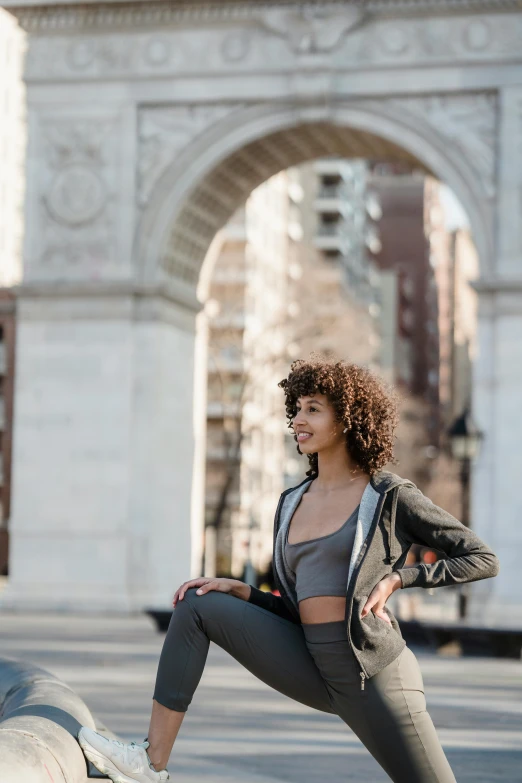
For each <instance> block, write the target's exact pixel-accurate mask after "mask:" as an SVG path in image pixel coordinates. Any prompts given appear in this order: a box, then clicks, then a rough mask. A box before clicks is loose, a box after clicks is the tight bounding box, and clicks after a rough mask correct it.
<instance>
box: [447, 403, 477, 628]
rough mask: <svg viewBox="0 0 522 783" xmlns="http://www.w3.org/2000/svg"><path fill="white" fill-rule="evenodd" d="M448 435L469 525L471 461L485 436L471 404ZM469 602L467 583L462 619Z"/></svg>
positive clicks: (463, 517)
mask: <svg viewBox="0 0 522 783" xmlns="http://www.w3.org/2000/svg"><path fill="white" fill-rule="evenodd" d="M448 435H449V439H450V446H451V453H452V455H453V458H454V459H456V460H458V462H460V484H461V497H462V512H461V522H462V524H464V525H466V527H469V526H470V514H469V496H470V479H471V463H472V461H473V460H474V459H475V458H476V457H477V455H478V453H479V450H480V444H481V441H482V439H483V437H484V433H482V432H481V431H480V430H479V428H478V427H477V425H476V424H475V422H474V421H473V419H472V417H471V411H470V407H469V405H468V406H467V407H466V408H465V409H464V411H463V412H462V413H461V414H460V416H457V418H456V419H455V420H454V422H453V424H452V425H451V427H450V428H449V429H448ZM467 603H468V589H467V584H463V585H461V586H460V591H459V617H460V619H463V618H465V617H466V612H467Z"/></svg>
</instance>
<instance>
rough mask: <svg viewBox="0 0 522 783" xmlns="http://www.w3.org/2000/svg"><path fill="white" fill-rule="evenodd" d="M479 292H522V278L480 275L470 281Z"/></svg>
mask: <svg viewBox="0 0 522 783" xmlns="http://www.w3.org/2000/svg"><path fill="white" fill-rule="evenodd" d="M470 285H471V287H472V288H474V289H475V291H476V292H477V293H478V294H516V295H517V296H520V295H521V294H522V278H520V277H517V278H505V277H480V278H479V279H478V280H472V281H470Z"/></svg>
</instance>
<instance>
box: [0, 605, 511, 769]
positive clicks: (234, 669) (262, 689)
mask: <svg viewBox="0 0 522 783" xmlns="http://www.w3.org/2000/svg"><path fill="white" fill-rule="evenodd" d="M162 640H163V635H162V634H158V633H157V632H156V630H155V628H154V626H153V624H152V622H151V621H150V620H149V619H148V618H147V617H144V616H138V617H133V618H128V617H119V616H115V617H110V618H108V617H103V618H97V617H92V616H90V617H81V616H79V617H71V616H61V615H48V614H42V613H40V614H37V613H34V614H26V615H16V614H9V613H4V614H0V650H1V655H3V656H7V657H15V658H20V659H24V660H27V661H32V662H34V663H36V664H38V665H40V666H42V667H44V668H46V669H48V670H49V671H51V672H52V673H53V674H55V675H57V676H58V677H60V678H61V679H63V680H64V681H65V682H66V683H68V684H69V685H70V686H72V687H73V688H74V689H76V691H77V692H78V693H79V694H80V695H81V696H82V697H83V698H84V700H85V701H86V703H87V704H88V706H89V707H90V708H91V710H92V712H93V713H94V714H95V715H97V716H98V717H99V718H100V720H101V721H102V722H103V723H105V725H106V726H107V727H108V728H109V729H111V730H113V731H114V732H116V733H117V734H119V735H121V736H122V737H123V738H124V739H128V740H130V739H136V740H138V741H141V740H142V739H143V738H144V737H145V734H146V731H147V726H148V714H149V708H150V704H151V693H152V689H153V685H154V678H155V671H156V664H157V659H158V655H159V652H160V649H161V645H162ZM413 649H414V651H415V653H416V654H417V656H418V658H419V661H420V664H421V667H422V672H423V675H424V682H425V686H426V694H427V701H428V707H429V709H430V712H431V714H432V717H433V720H434V722H435V725H436V727H437V730H438V732H439V736H440V738H441V741H442V744H443V746H444V749H445V751H446V753H447V755H448V758H449V760H450V763H451V764H452V767H453V769H454V771H455V775H456V778H457V781H458V783H492V782H493V781H495V782H496V781H504V782H505V783H517V782H518V781H522V662H518V661H499V660H493V659H486V658H465V659H463V658H455V657H442V656H435V655H431V654H427V653H425V652H424V651H421V650H418V649H416V648H413ZM170 771H171V773H172V778H173V780H174V781H179V783H196V781H197V782H198V783H236V782H237V783H240V782H241V783H275V782H276V781H285V782H286V781H287V782H288V783H316V781H317V780H321V781H330V780H332V781H334V780H335V781H339V782H340V781H356V782H357V783H365V782H368V783H370V782H371V783H385V781H387V780H388V778H387V777H386V775H385V774H384V773H383V772H382V771H381V770H380V768H379V767H378V765H377V764H376V762H374V761H373V759H372V758H371V756H370V755H369V753H368V752H367V751H366V749H365V748H364V747H363V746H362V745H361V743H360V742H359V740H358V739H357V738H356V737H355V736H354V734H353V733H352V732H351V731H350V730H349V729H348V727H347V726H345V724H343V723H342V722H341V720H340V719H339V718H337V717H336V716H331V715H327V714H323V713H319V712H316V711H314V710H311V709H309V708H306V707H304V706H302V705H300V704H298V703H294V702H292V701H291V700H290V699H288V698H286V697H284V696H281V695H279V694H278V693H276V692H274V691H271V690H270V689H269V688H267V687H266V686H265V685H263V684H262V683H261V682H259V681H258V680H256V679H255V678H254V677H253V676H252V675H251V674H250V673H249V672H247V671H246V670H244V669H243V668H242V667H241V666H240V665H239V664H237V663H236V662H235V661H234V660H233V659H232V658H230V657H229V656H228V655H227V654H226V653H224V652H223V651H222V650H220V649H219V648H218V647H216V646H215V645H214V644H211V646H210V652H209V657H208V662H207V667H206V669H205V672H204V675H203V678H202V680H201V684H200V686H199V688H198V690H197V692H196V695H195V697H194V700H193V702H192V704H191V706H190V708H189V711H188V713H187V717H186V718H185V721H184V723H183V726H182V728H181V732H180V735H179V738H178V741H177V742H176V745H175V747H174V752H173V755H172V760H171V764H170Z"/></svg>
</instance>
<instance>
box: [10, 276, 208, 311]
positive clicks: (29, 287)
mask: <svg viewBox="0 0 522 783" xmlns="http://www.w3.org/2000/svg"><path fill="white" fill-rule="evenodd" d="M10 290H11V292H12V295H13V297H16V298H17V299H78V298H80V299H85V298H87V299H114V298H132V299H135V300H140V299H142V300H145V299H163V300H165V301H167V302H170V303H173V304H177V305H181V306H182V307H183V308H186V309H187V310H189V311H192V312H194V313H197V312H199V310H201V307H202V305H201V302H199V301H198V299H197V297H196V294H195V292H194V289H193V287H192V286H184V285H182V284H181V283H179V281H172V280H165V281H164V282H162V283H150V284H149V283H138V282H133V281H128V282H127V281H102V280H100V281H92V280H87V281H85V282H81V281H65V280H59V281H56V280H45V281H44V280H41V281H40V280H39V281H36V280H35V281H28V282H22V283H20V284H19V285H16V286H13V287H12V288H11V289H10Z"/></svg>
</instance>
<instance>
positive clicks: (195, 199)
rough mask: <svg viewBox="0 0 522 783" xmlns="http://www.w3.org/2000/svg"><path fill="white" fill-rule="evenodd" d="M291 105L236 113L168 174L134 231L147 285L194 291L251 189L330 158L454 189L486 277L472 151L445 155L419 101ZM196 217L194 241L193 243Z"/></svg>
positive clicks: (487, 196)
mask: <svg viewBox="0 0 522 783" xmlns="http://www.w3.org/2000/svg"><path fill="white" fill-rule="evenodd" d="M291 101H292V98H291V96H288V103H287V105H286V107H281V105H279V104H274V105H268V106H267V105H261V106H256V105H254V106H248V107H239V108H234V109H232V110H231V111H230V114H229V115H228V116H227V117H225V118H224V119H222V120H220V121H218V122H216V123H215V125H213V126H212V127H211V128H210V130H209V131H208V132H207V133H204V134H202V135H201V137H197V138H196V139H195V140H194V141H193V142H192V143H189V144H188V145H187V148H186V149H184V150H183V152H182V154H181V155H179V156H177V157H176V158H175V159H173V160H171V161H170V162H169V163H168V164H167V165H166V168H165V171H164V172H163V173H162V174H161V176H160V177H159V179H158V181H157V182H156V183H155V185H154V189H153V191H152V193H151V194H150V198H149V200H148V203H147V205H146V209H145V210H144V214H143V216H142V221H141V224H140V225H139V227H138V240H137V242H136V264H137V266H139V265H143V267H144V268H143V269H142V274H143V275H144V277H145V278H148V277H152V278H154V276H155V275H157V274H160V275H162V274H163V275H165V274H166V275H167V276H169V277H174V278H176V277H177V272H180V271H181V270H184V271H185V272H186V274H187V276H188V277H189V279H191V276H192V281H193V282H195V281H196V280H197V278H198V275H199V269H200V267H201V264H202V262H203V259H204V257H205V254H206V251H207V248H208V246H209V245H210V242H211V241H212V239H213V237H214V235H215V233H216V231H217V230H218V229H219V228H220V227H221V226H222V225H223V223H224V222H225V221H226V220H227V219H228V217H230V215H231V214H232V213H233V212H234V210H235V209H236V208H237V207H238V206H239V205H240V204H241V203H243V201H244V200H245V199H246V197H247V196H248V194H249V193H250V192H251V191H252V190H253V189H254V188H255V187H257V186H258V185H259V184H260V183H261V182H263V181H264V180H266V179H268V178H269V177H271V176H272V175H273V174H275V173H276V172H277V171H280V170H281V168H287V167H289V166H292V165H296V164H298V163H301V162H303V161H305V160H310V159H312V158H315V157H320V156H322V155H334V154H335V155H341V156H343V157H347V158H349V157H357V156H359V157H378V158H381V159H383V160H399V161H400V160H402V161H405V162H408V163H410V164H413V165H415V166H416V167H417V168H419V169H421V170H422V169H423V170H425V171H426V172H429V173H431V174H433V175H434V176H436V177H438V178H439V179H441V180H442V181H444V182H446V183H447V184H448V185H450V187H452V189H453V191H454V192H455V193H456V194H457V195H458V197H459V199H460V200H461V203H462V204H463V205H464V207H465V209H466V212H467V214H468V215H469V216H470V222H471V225H472V229H473V235H474V239H475V243H476V245H477V248H478V252H479V257H480V260H481V266H482V269H483V271H484V272H485V273H487V271H488V270H489V269H490V265H491V258H492V253H493V237H492V227H493V216H492V214H491V212H492V206H493V202H492V199H491V193H489V192H488V187H487V183H486V182H484V179H483V177H481V172H480V170H479V169H477V167H476V166H475V164H474V161H473V159H472V157H471V150H469V149H467V148H466V145H463V144H461V143H459V142H458V141H457V140H455V139H454V140H453V145H452V146H448V133H447V132H445V129H444V128H437V127H435V126H434V125H433V124H431V123H430V122H429V121H426V119H424V118H423V119H420V118H419V113H422V105H423V101H422V99H420V100H419V101H418V103H417V105H415V104H414V105H413V106H412V107H411V108H410V110H409V111H408V107H407V106H401V105H400V102H399V101H394V100H389V101H387V100H385V99H384V100H382V101H380V102H378V101H375V100H372V101H366V102H362V101H357V100H355V101H353V102H351V103H349V104H344V105H343V104H342V103H339V105H335V104H334V105H332V106H331V107H329V108H328V109H326V110H325V109H324V108H323V107H321V105H320V104H319V105H313V104H312V105H311V106H307V107H302V106H301V107H299V106H293V107H292V105H291ZM477 108H478V107H477ZM412 109H416V110H417V114H415V113H413V111H412ZM166 111H167V112H168V109H167V110H166ZM468 156H469V159H468ZM195 215H197V216H198V220H197V221H196V222H195V231H196V234H197V236H195V235H194V236H190V225H191V216H195ZM187 246H189V247H190V248H191V250H190V251H188V252H187V251H186V247H187ZM187 265H188V268H187ZM190 265H192V269H191V267H190Z"/></svg>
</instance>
